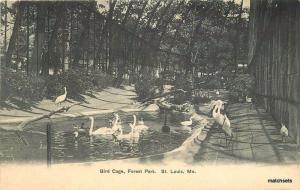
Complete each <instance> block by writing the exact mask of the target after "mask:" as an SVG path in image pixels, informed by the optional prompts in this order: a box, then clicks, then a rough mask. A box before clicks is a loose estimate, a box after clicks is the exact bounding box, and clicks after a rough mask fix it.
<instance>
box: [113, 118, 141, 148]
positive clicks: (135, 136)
mask: <svg viewBox="0 0 300 190" xmlns="http://www.w3.org/2000/svg"><path fill="white" fill-rule="evenodd" d="M129 126H130V128H131V131H130V133H128V134H123V129H122V128H120V134H119V135H114V134H113V136H114V137H115V138H116V139H117V140H118V141H124V140H127V141H131V142H138V140H139V138H140V131H139V130H138V129H136V116H135V115H133V123H132V124H131V123H129Z"/></svg>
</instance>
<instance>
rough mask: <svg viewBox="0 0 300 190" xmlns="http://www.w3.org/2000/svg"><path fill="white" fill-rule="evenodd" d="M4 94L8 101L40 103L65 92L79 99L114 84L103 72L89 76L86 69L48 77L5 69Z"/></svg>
mask: <svg viewBox="0 0 300 190" xmlns="http://www.w3.org/2000/svg"><path fill="white" fill-rule="evenodd" d="M2 76H3V80H4V81H3V82H4V86H5V88H4V90H5V91H4V94H5V96H6V98H7V99H11V100H12V99H21V100H22V101H28V102H30V101H40V100H42V99H43V98H44V97H47V98H50V99H52V98H53V97H56V96H58V95H60V94H62V93H63V92H64V90H63V87H67V91H68V97H70V98H77V97H79V96H80V94H84V93H86V92H87V91H90V90H100V89H103V88H105V87H107V86H109V85H111V84H112V77H110V76H109V75H107V74H104V73H101V72H92V73H89V74H87V72H86V70H85V69H72V70H68V71H67V72H63V73H61V74H57V75H50V76H47V77H43V76H36V75H33V74H28V75H27V74H26V73H25V72H22V71H14V70H12V69H8V68H3V69H2Z"/></svg>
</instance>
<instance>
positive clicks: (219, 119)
mask: <svg viewBox="0 0 300 190" xmlns="http://www.w3.org/2000/svg"><path fill="white" fill-rule="evenodd" d="M220 109H221V107H220V105H216V106H215V108H214V109H213V113H212V115H213V118H214V119H215V121H216V123H217V124H218V125H219V126H221V128H222V130H223V132H224V134H225V139H226V146H227V136H229V137H230V138H232V137H233V133H232V129H231V124H230V120H229V119H228V117H227V116H226V114H224V115H223V114H221V112H220Z"/></svg>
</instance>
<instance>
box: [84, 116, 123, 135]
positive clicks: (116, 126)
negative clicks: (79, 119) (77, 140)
mask: <svg viewBox="0 0 300 190" xmlns="http://www.w3.org/2000/svg"><path fill="white" fill-rule="evenodd" d="M115 117H116V118H115V121H114V122H113V126H112V128H109V127H101V128H99V129H97V130H95V131H93V129H94V117H92V116H91V117H89V119H90V120H91V127H90V130H89V135H90V136H97V135H112V134H114V133H115V132H116V131H117V130H121V129H122V126H121V125H120V124H119V116H118V114H115Z"/></svg>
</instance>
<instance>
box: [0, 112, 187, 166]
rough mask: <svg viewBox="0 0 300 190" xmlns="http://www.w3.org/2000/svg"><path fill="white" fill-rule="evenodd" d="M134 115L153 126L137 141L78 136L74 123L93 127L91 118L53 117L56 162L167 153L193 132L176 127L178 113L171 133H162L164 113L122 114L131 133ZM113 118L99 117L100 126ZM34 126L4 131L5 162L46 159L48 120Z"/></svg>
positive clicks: (1, 153)
mask: <svg viewBox="0 0 300 190" xmlns="http://www.w3.org/2000/svg"><path fill="white" fill-rule="evenodd" d="M132 114H136V115H137V119H138V120H139V119H141V118H143V120H144V123H145V125H147V126H148V127H149V130H148V131H145V132H142V133H141V135H140V138H139V141H138V142H137V143H134V144H131V143H126V142H123V141H122V142H121V141H116V140H114V139H113V138H111V136H110V138H105V137H103V136H100V137H90V136H88V135H85V134H81V135H79V137H78V138H75V136H74V134H73V132H74V125H77V126H79V125H81V124H82V123H83V126H84V127H85V128H89V126H90V121H89V119H88V118H87V117H81V118H76V119H68V120H52V121H51V149H50V150H51V157H52V158H51V159H52V163H65V162H90V161H101V160H113V159H125V158H134V157H141V156H147V155H154V154H159V153H164V152H168V151H170V150H173V149H175V148H177V147H179V146H180V145H181V144H182V143H183V142H184V141H185V140H186V138H187V137H188V136H189V135H190V133H189V132H187V131H184V130H180V127H176V126H178V125H179V124H178V122H179V121H180V120H181V119H178V117H174V116H173V117H170V119H169V120H172V122H170V121H168V125H169V126H171V129H172V130H171V132H170V133H163V132H161V127H162V126H163V123H164V116H163V115H162V114H160V113H157V112H154V113H151V112H150V113H149V112H147V113H146V112H138V113H119V115H120V117H121V122H122V127H123V129H124V133H129V132H130V127H129V125H128V124H129V123H131V122H132V120H133V117H132ZM112 118H113V116H112V114H103V115H98V116H95V126H96V128H98V127H97V126H109V120H110V119H112ZM176 118H177V121H176ZM49 121H50V120H49ZM30 128H31V129H30V131H26V132H22V133H20V132H18V133H16V132H13V131H4V130H1V131H0V162H1V163H4V162H26V163H28V162H29V163H30V162H34V163H36V162H41V163H45V162H46V158H47V147H46V144H47V138H46V135H45V132H46V122H45V121H43V122H36V123H34V124H33V125H32V126H30ZM108 137H109V136H108Z"/></svg>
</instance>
